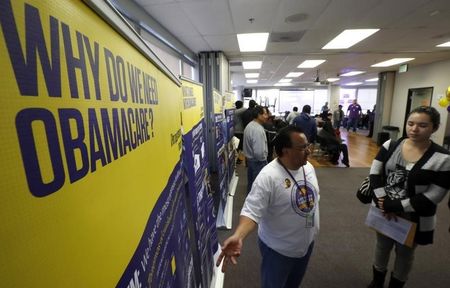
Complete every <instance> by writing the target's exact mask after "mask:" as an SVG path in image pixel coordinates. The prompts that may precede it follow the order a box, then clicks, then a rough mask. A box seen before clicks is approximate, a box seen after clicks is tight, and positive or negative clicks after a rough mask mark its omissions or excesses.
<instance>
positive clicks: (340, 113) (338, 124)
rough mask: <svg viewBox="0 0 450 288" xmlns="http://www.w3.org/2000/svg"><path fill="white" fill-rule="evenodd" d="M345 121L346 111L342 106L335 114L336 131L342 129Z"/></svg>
mask: <svg viewBox="0 0 450 288" xmlns="http://www.w3.org/2000/svg"><path fill="white" fill-rule="evenodd" d="M343 119H344V111H343V110H342V105H338V109H337V110H335V111H334V112H333V127H334V129H339V128H340V127H341V123H342V120H343Z"/></svg>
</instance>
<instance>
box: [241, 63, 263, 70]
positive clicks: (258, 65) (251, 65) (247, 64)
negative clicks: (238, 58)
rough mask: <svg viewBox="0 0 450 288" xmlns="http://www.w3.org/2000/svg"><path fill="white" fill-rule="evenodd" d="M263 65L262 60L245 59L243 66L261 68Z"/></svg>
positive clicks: (245, 67)
mask: <svg viewBox="0 0 450 288" xmlns="http://www.w3.org/2000/svg"><path fill="white" fill-rule="evenodd" d="M261 66H262V61H243V62H242V67H244V69H260V68H261Z"/></svg>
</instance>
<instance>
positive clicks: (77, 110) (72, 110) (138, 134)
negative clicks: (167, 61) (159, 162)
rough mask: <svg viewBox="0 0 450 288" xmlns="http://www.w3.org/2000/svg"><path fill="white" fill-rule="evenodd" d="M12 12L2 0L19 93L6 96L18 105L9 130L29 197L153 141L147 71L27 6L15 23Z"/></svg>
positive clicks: (153, 85)
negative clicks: (14, 137)
mask: <svg viewBox="0 0 450 288" xmlns="http://www.w3.org/2000/svg"><path fill="white" fill-rule="evenodd" d="M14 12H16V13H13V9H12V6H11V2H10V1H0V25H1V29H2V32H3V36H4V40H5V45H6V48H7V51H8V56H9V60H10V63H11V67H12V69H13V72H14V76H15V82H16V85H17V89H16V91H17V90H18V91H19V93H20V94H18V95H8V97H12V98H15V97H20V100H19V101H22V103H23V104H22V105H21V107H22V108H18V111H17V114H16V118H15V125H16V131H17V135H18V142H19V146H20V151H21V155H22V159H23V164H24V170H25V174H26V178H27V182H28V187H29V190H30V192H31V193H32V194H33V195H34V196H36V197H44V196H47V195H49V194H51V193H54V192H56V191H58V190H59V189H61V187H63V185H64V183H65V181H66V178H68V180H69V181H70V183H74V182H76V181H78V180H80V179H82V178H83V177H85V176H86V175H87V174H88V173H92V172H94V171H96V170H97V168H99V167H100V166H101V167H103V166H106V165H108V164H109V163H111V162H112V161H114V160H117V159H119V158H120V157H122V156H124V155H126V154H127V153H128V152H132V151H133V150H135V149H137V148H138V147H139V146H140V145H142V144H144V143H145V142H147V141H150V140H151V139H154V137H156V136H155V135H157V133H155V131H153V124H154V123H153V122H154V108H155V105H158V104H159V103H158V102H159V101H158V85H157V81H156V80H155V78H154V77H153V76H152V75H151V74H150V73H147V72H145V71H144V70H143V69H140V68H138V67H136V65H133V64H132V63H130V62H129V61H127V60H126V59H125V58H124V57H122V56H120V55H114V53H113V52H112V51H111V50H110V49H108V48H106V47H100V45H99V43H98V42H96V41H94V40H92V39H89V37H88V36H86V35H83V34H82V33H81V32H79V31H74V30H73V29H71V27H70V26H69V25H67V24H65V23H64V22H62V21H60V20H58V19H57V18H55V17H53V16H49V17H43V16H42V15H41V13H40V11H39V10H38V9H37V8H35V7H33V6H31V5H28V4H25V6H24V9H23V13H24V15H21V17H17V19H15V18H14V15H17V12H18V11H14ZM18 19H20V20H23V21H24V23H17V22H16V20H18ZM43 24H44V25H43ZM19 27H20V28H19ZM44 27H46V28H44ZM2 57H4V56H2ZM13 81H14V79H13ZM80 88H81V89H80ZM11 93H16V92H11ZM4 96H5V95H3V96H2V97H4ZM36 100H38V101H36ZM23 107H26V108H23ZM42 151H45V153H41V152H42ZM41 154H43V155H44V156H42V155H41ZM43 158H48V160H47V159H46V161H45V163H43V160H42V159H43ZM43 167H44V168H43ZM49 171H50V172H49ZM44 172H45V173H44ZM44 174H45V175H44ZM49 175H50V176H49Z"/></svg>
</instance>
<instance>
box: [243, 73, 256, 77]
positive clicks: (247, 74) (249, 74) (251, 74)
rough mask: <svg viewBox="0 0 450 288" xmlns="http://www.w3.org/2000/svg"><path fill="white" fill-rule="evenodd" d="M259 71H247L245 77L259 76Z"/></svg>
mask: <svg viewBox="0 0 450 288" xmlns="http://www.w3.org/2000/svg"><path fill="white" fill-rule="evenodd" d="M258 77H259V73H245V78H258Z"/></svg>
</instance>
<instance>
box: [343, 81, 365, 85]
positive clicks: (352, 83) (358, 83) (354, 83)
mask: <svg viewBox="0 0 450 288" xmlns="http://www.w3.org/2000/svg"><path fill="white" fill-rule="evenodd" d="M361 84H362V82H350V83H347V84H345V85H344V86H358V85H361Z"/></svg>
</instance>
